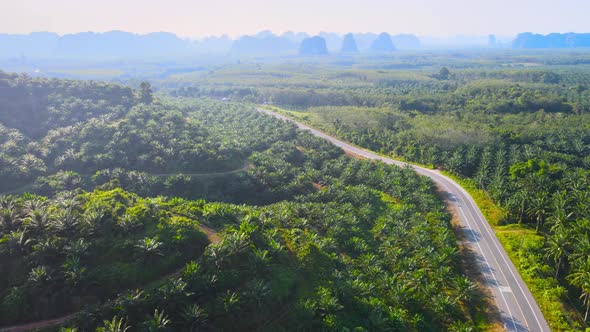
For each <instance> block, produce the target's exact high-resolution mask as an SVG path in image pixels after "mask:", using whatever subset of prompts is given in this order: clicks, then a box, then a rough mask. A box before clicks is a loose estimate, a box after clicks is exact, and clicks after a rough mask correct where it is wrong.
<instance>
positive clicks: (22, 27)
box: [0, 0, 590, 37]
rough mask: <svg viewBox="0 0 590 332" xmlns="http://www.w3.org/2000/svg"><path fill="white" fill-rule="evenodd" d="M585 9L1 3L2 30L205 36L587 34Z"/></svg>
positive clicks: (469, 1) (184, 0)
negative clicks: (265, 33)
mask: <svg viewBox="0 0 590 332" xmlns="http://www.w3.org/2000/svg"><path fill="white" fill-rule="evenodd" d="M573 8H575V10H572V9H573ZM588 12H590V2H589V1H585V0H562V1H559V3H557V2H555V1H553V0H516V1H515V0H495V1H485V2H484V1H479V0H478V1H473V0H450V1H439V0H415V1H411V2H410V1H392V0H365V1H351V0H345V1H342V0H341V1H337V0H327V1H321V2H318V1H312V0H297V1H293V0H287V1H280V2H279V1H269V0H251V1H235V0H216V1H202V0H192V1H191V0H168V1H158V0H125V1H121V0H102V1H87V0H82V1H81V0H76V1H73V0H52V1H46V0H19V1H16V0H8V1H2V2H1V3H0V13H2V17H1V19H0V33H18V34H21V33H29V32H33V31H51V32H57V33H59V34H66V33H75V32H81V31H96V32H104V31H111V30H125V31H130V32H135V33H148V32H153V31H168V32H173V33H176V34H178V35H180V36H184V37H202V36H208V35H221V34H229V35H231V36H238V35H243V34H248V33H255V32H258V31H260V30H265V29H270V30H272V31H274V32H279V33H280V32H284V31H288V30H293V31H306V32H309V33H316V32H319V31H332V32H349V31H354V32H364V31H387V32H390V33H403V32H407V33H415V34H419V35H432V36H450V35H457V34H469V35H476V34H480V35H481V34H488V33H494V34H499V35H515V34H516V33H519V32H523V31H533V32H536V33H550V32H570V31H571V32H587V31H590V21H589V20H588V19H587V13H588Z"/></svg>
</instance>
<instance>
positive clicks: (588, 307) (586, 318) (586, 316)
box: [584, 299, 590, 322]
mask: <svg viewBox="0 0 590 332" xmlns="http://www.w3.org/2000/svg"><path fill="white" fill-rule="evenodd" d="M588 309H590V299H588V300H587V301H586V315H584V321H585V322H587V321H588Z"/></svg>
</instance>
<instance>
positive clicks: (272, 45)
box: [230, 33, 297, 55]
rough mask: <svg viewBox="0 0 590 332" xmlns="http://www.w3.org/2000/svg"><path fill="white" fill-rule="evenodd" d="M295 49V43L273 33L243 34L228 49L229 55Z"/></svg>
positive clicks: (278, 52) (276, 53)
mask: <svg viewBox="0 0 590 332" xmlns="http://www.w3.org/2000/svg"><path fill="white" fill-rule="evenodd" d="M296 50H297V44H296V43H294V42H292V41H290V40H289V39H287V38H285V37H279V36H275V35H274V34H272V33H270V34H266V33H264V34H260V33H259V34H257V35H256V36H244V37H241V38H239V39H238V40H236V41H235V42H234V43H233V45H232V47H231V50H230V54H231V55H280V54H285V53H289V52H294V51H296Z"/></svg>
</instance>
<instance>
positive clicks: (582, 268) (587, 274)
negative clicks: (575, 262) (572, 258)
mask: <svg viewBox="0 0 590 332" xmlns="http://www.w3.org/2000/svg"><path fill="white" fill-rule="evenodd" d="M568 279H569V281H570V283H571V284H572V285H574V286H576V287H579V288H580V289H581V291H582V294H581V295H580V299H581V300H582V303H584V304H585V305H586V314H585V315H584V321H587V320H588V311H589V310H590V257H587V258H586V260H585V261H584V262H583V263H581V264H580V265H579V266H578V267H577V268H575V269H574V270H573V272H572V273H571V274H570V275H569V276H568Z"/></svg>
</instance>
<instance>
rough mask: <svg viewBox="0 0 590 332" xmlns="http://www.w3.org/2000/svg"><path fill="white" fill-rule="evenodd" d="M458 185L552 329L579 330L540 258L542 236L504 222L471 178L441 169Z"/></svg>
mask: <svg viewBox="0 0 590 332" xmlns="http://www.w3.org/2000/svg"><path fill="white" fill-rule="evenodd" d="M442 173H443V174H444V175H445V176H448V177H450V178H452V179H453V180H454V181H455V182H457V183H458V184H459V185H461V186H462V187H463V188H464V189H465V190H466V191H467V192H468V193H469V195H471V197H473V200H474V201H475V203H476V204H477V206H478V207H479V209H480V210H481V212H482V213H483V215H484V217H485V218H486V219H487V221H488V222H489V223H490V225H492V229H493V230H494V233H495V234H496V236H497V237H498V239H499V240H500V243H501V244H502V246H503V247H504V250H506V253H507V254H508V257H510V260H512V263H514V265H515V266H516V269H517V270H518V273H519V274H520V276H521V277H522V279H523V281H524V282H525V283H526V285H527V287H528V288H529V290H530V291H531V293H532V294H533V297H534V298H535V300H537V304H538V305H539V308H540V309H541V312H542V313H543V316H545V319H546V320H547V323H548V324H549V326H550V327H551V329H552V330H553V331H581V330H583V328H582V323H581V321H580V318H579V317H578V316H579V315H578V314H577V313H576V311H575V310H574V309H573V308H572V307H571V306H569V305H568V304H567V293H566V290H565V288H564V287H562V286H560V285H559V284H558V282H557V280H555V279H554V278H553V276H552V274H553V270H552V268H551V267H550V266H548V265H547V264H546V263H545V261H544V259H543V245H544V241H545V239H544V237H543V236H542V235H539V234H537V233H536V232H535V230H534V229H532V228H528V227H526V226H525V225H519V224H509V225H504V224H505V223H506V213H505V211H504V210H503V209H502V208H501V207H499V206H498V205H496V204H495V203H494V202H493V201H492V199H491V198H490V197H489V195H488V193H487V192H486V191H484V190H481V189H478V188H477V185H476V184H475V182H474V181H473V180H471V179H465V178H459V177H457V176H456V175H453V174H450V173H449V172H444V171H443V172H442Z"/></svg>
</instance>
